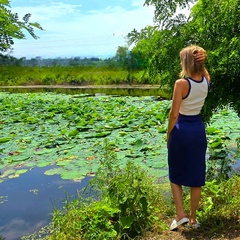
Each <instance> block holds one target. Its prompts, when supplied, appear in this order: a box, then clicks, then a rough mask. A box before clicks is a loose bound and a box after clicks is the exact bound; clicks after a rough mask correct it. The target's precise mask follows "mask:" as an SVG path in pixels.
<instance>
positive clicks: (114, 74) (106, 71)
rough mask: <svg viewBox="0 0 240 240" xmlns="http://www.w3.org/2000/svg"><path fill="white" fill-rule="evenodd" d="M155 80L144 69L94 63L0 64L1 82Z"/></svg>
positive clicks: (109, 82) (70, 82)
mask: <svg viewBox="0 0 240 240" xmlns="http://www.w3.org/2000/svg"><path fill="white" fill-rule="evenodd" d="M124 83H128V84H140V83H144V84H155V83H157V80H156V81H152V82H150V80H149V78H148V76H146V75H144V72H143V71H131V72H129V71H126V70H122V69H114V68H107V67H95V66H88V67H84V66H55V67H23V66H2V67H1V68H0V86H17V85H61V84H78V85H84V84H93V85H108V84H124Z"/></svg>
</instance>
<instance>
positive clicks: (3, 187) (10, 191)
mask: <svg viewBox="0 0 240 240" xmlns="http://www.w3.org/2000/svg"><path fill="white" fill-rule="evenodd" d="M49 168H52V166H51V167H45V168H33V169H32V170H29V171H28V172H27V173H25V174H23V175H21V176H20V177H19V178H15V179H9V180H7V181H4V182H2V183H0V196H8V197H7V201H5V202H4V203H2V204H0V235H2V236H3V237H5V238H6V240H19V239H20V237H21V236H24V235H29V234H31V233H33V232H35V231H38V230H39V229H40V228H42V227H43V226H45V225H47V224H48V223H49V222H50V220H51V213H52V212H53V208H54V207H57V208H61V207H62V206H63V202H64V200H65V199H66V192H67V193H68V195H69V196H70V197H71V198H73V197H74V196H75V197H76V196H77V191H78V190H80V189H82V188H83V187H85V186H86V185H87V183H88V182H89V178H85V179H84V180H82V182H73V181H67V180H62V179H61V178H60V177H59V176H46V175H44V172H45V171H46V170H47V169H49Z"/></svg>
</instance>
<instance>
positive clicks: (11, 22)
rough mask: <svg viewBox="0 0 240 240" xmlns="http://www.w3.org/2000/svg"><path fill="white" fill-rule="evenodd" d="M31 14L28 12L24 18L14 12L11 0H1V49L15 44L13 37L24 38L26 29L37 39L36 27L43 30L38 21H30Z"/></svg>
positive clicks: (6, 48) (5, 49)
mask: <svg viewBox="0 0 240 240" xmlns="http://www.w3.org/2000/svg"><path fill="white" fill-rule="evenodd" d="M30 17H31V14H30V13H28V14H26V15H25V16H24V17H23V18H22V20H20V19H19V17H18V14H17V13H12V11H11V9H10V4H9V0H0V51H1V52H5V51H7V50H8V49H11V47H12V46H13V44H14V41H13V39H14V38H15V39H24V38H25V34H24V30H26V31H27V32H28V33H29V34H30V35H31V36H32V37H33V38H35V39H37V38H38V37H37V35H35V33H34V29H40V30H43V28H42V27H41V26H40V24H38V23H36V22H35V23H32V22H30V21H29V20H30Z"/></svg>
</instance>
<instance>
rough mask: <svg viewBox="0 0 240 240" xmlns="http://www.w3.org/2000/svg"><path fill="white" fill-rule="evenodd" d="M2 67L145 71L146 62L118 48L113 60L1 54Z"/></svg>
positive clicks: (124, 49) (0, 63)
mask: <svg viewBox="0 0 240 240" xmlns="http://www.w3.org/2000/svg"><path fill="white" fill-rule="evenodd" d="M0 66H23V67H55V66H63V67H65V66H81V67H89V66H90V67H103V68H106V67H107V68H117V69H122V70H123V69H125V70H131V69H132V70H143V69H144V68H145V64H144V60H143V58H142V57H141V56H140V55H137V54H134V53H132V52H131V51H129V50H128V48H127V47H118V50H117V52H116V54H115V56H113V57H111V58H106V59H102V58H98V57H91V58H87V57H84V58H82V57H78V56H76V57H71V58H61V57H57V58H42V57H35V58H31V59H27V58H26V57H22V58H15V57H13V56H11V55H4V54H0Z"/></svg>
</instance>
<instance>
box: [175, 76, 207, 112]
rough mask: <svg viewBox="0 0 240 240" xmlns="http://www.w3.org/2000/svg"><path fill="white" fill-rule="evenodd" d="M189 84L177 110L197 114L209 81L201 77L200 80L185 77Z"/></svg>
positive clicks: (205, 95) (205, 94) (203, 100)
mask: <svg viewBox="0 0 240 240" xmlns="http://www.w3.org/2000/svg"><path fill="white" fill-rule="evenodd" d="M186 80H187V81H188V85H189V90H188V94H187V96H186V97H184V98H183V100H182V103H181V106H180V110H179V112H180V113H181V114H183V115H198V114H199V113H200V112H201V109H202V106H203V104H204V102H205V98H206V97H207V94H208V89H209V83H208V80H207V79H206V78H205V77H203V78H202V80H201V81H196V80H194V79H192V78H186Z"/></svg>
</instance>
